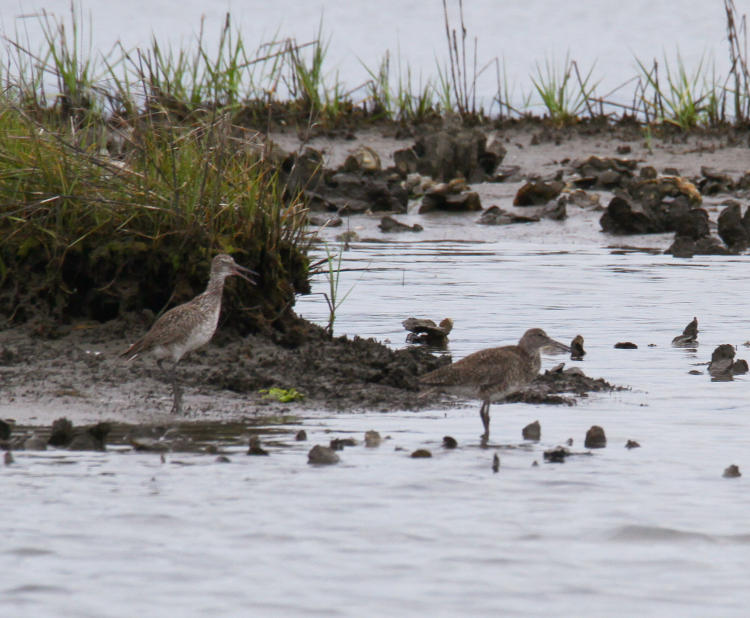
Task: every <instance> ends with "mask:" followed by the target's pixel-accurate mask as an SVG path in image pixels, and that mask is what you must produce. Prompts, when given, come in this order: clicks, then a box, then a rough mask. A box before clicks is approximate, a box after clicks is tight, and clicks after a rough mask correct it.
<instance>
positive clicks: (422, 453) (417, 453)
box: [411, 448, 432, 459]
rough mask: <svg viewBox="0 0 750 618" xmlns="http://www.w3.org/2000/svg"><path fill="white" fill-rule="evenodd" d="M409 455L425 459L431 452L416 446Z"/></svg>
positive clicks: (430, 455)
mask: <svg viewBox="0 0 750 618" xmlns="http://www.w3.org/2000/svg"><path fill="white" fill-rule="evenodd" d="M411 457H412V458H413V459H425V458H427V457H432V453H430V451H428V450H427V449H426V448H418V449H417V450H416V451H414V452H413V453H412V454H411Z"/></svg>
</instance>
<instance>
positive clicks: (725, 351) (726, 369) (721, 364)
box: [708, 343, 747, 381]
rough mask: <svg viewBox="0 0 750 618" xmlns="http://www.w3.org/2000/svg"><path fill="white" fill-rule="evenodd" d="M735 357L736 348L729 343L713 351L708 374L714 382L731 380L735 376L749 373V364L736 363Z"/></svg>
mask: <svg viewBox="0 0 750 618" xmlns="http://www.w3.org/2000/svg"><path fill="white" fill-rule="evenodd" d="M734 355H735V349H734V346H733V345H731V344H729V343H723V344H721V345H720V346H718V347H717V348H716V349H715V350H714V351H713V353H712V354H711V362H710V363H709V364H708V373H710V374H711V378H712V379H713V380H718V381H721V380H731V379H732V376H733V375H738V374H741V373H747V362H745V361H744V360H739V359H738V360H737V361H735V360H734Z"/></svg>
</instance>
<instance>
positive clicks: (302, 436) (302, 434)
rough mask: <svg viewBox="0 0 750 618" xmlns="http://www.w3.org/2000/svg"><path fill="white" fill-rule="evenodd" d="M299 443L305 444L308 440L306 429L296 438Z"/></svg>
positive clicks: (301, 430)
mask: <svg viewBox="0 0 750 618" xmlns="http://www.w3.org/2000/svg"><path fill="white" fill-rule="evenodd" d="M294 439H295V440H296V441H297V442H304V441H305V440H307V432H306V431H305V430H304V429H300V430H299V431H298V432H297V433H296V434H295V436H294Z"/></svg>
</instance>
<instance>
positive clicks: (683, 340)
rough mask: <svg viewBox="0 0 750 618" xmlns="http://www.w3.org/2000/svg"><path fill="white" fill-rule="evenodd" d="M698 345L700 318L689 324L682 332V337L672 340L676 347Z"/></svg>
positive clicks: (678, 336)
mask: <svg viewBox="0 0 750 618" xmlns="http://www.w3.org/2000/svg"><path fill="white" fill-rule="evenodd" d="M697 344H698V318H693V320H692V322H690V324H688V325H687V326H686V327H685V329H684V330H683V331H682V334H681V335H677V336H676V337H675V338H674V339H672V345H673V346H676V347H680V348H681V347H688V346H694V345H697Z"/></svg>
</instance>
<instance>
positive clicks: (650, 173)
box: [638, 165, 666, 180]
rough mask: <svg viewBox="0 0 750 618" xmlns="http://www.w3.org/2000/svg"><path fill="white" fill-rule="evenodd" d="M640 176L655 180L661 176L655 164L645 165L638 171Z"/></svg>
mask: <svg viewBox="0 0 750 618" xmlns="http://www.w3.org/2000/svg"><path fill="white" fill-rule="evenodd" d="M665 174H666V172H665ZM638 176H639V177H640V178H643V179H645V180H653V179H655V178H657V177H658V176H659V173H658V172H657V171H656V168H655V167H654V166H653V165H644V166H643V167H642V168H641V171H640V172H638Z"/></svg>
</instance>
